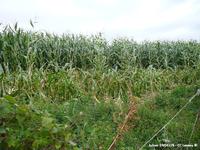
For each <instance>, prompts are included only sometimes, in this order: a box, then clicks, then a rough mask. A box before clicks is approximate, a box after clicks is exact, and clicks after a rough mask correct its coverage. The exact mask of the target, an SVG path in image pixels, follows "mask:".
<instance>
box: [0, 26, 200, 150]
mask: <svg viewBox="0 0 200 150" xmlns="http://www.w3.org/2000/svg"><path fill="white" fill-rule="evenodd" d="M199 86H200V43H199V42H198V41H192V40H191V41H151V42H150V41H143V42H140V43H138V42H136V41H134V40H132V39H126V38H120V39H115V40H113V41H112V42H111V43H109V42H108V41H107V40H106V39H105V38H104V37H103V35H102V34H97V35H93V36H85V35H75V34H63V35H55V34H51V33H46V32H34V31H25V30H23V29H21V28H19V27H18V26H17V24H15V25H14V27H11V26H5V27H2V28H1V32H0V149H30V150H32V149H34V150H37V149H43V150H46V149H61V150H65V149H66V150H68V149H75V150H78V149H80V150H81V149H108V148H109V147H112V149H114V148H115V149H128V148H129V149H136V150H137V149H139V147H140V146H141V145H142V144H144V142H145V141H146V140H147V139H148V138H149V137H151V136H152V135H153V133H154V132H155V131H156V129H159V128H160V127H162V125H163V124H164V123H166V122H167V121H168V119H170V117H171V116H173V114H175V113H176V112H177V111H178V109H179V108H181V106H183V105H184V103H186V102H187V99H188V97H189V96H191V95H192V94H194V93H195V90H196V89H197V88H199ZM196 99H198V98H196ZM133 104H134V106H133ZM199 107H200V101H198V100H196V101H195V102H194V103H192V104H191V105H190V106H189V108H187V109H186V110H185V111H184V112H183V113H182V115H181V116H180V117H179V118H177V119H176V120H175V122H173V124H171V125H170V126H169V128H167V129H165V131H163V133H162V134H161V135H158V137H157V138H156V139H155V140H154V141H153V142H154V143H162V142H163V141H170V142H172V143H182V144H188V143H197V144H198V142H200V141H199V137H200V130H199V129H200V126H199V124H194V122H195V118H196V115H197V114H198V111H199ZM133 109H134V110H133ZM131 113H134V114H131ZM183 124H184V127H183ZM180 128H184V129H183V130H181V131H180ZM192 128H193V129H194V132H193V134H192V135H191V134H190V133H191V131H192ZM121 130H123V133H121ZM116 137H117V138H116ZM166 139H167V140H166ZM111 144H112V145H111ZM146 149H150V148H149V147H146Z"/></svg>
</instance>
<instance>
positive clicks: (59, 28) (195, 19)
mask: <svg viewBox="0 0 200 150" xmlns="http://www.w3.org/2000/svg"><path fill="white" fill-rule="evenodd" d="M30 19H32V20H33V22H37V23H36V24H35V30H42V31H43V30H45V31H49V32H54V33H59V34H60V33H64V32H65V33H83V34H87V35H88V34H96V33H98V32H103V34H104V36H105V37H106V38H108V39H113V38H116V37H124V36H125V37H130V38H133V39H135V40H177V39H196V40H200V0H0V23H3V24H4V25H5V24H14V23H15V22H18V24H19V26H21V27H23V28H26V29H30V24H29V20H30Z"/></svg>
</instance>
